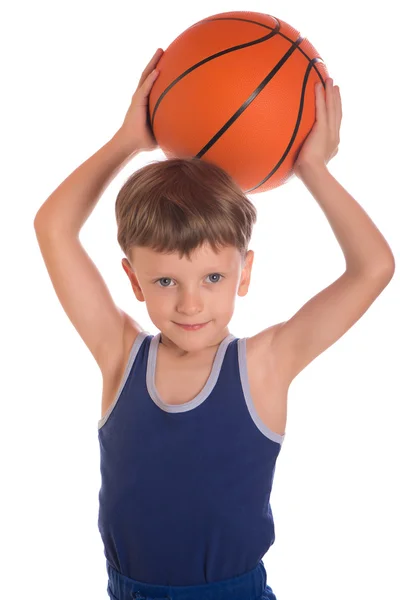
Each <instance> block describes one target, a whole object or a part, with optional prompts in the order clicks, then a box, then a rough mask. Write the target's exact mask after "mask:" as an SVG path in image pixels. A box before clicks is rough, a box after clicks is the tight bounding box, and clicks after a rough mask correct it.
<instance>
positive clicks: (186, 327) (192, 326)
mask: <svg viewBox="0 0 400 600" xmlns="http://www.w3.org/2000/svg"><path fill="white" fill-rule="evenodd" d="M209 322H210V321H207V322H206V323H193V324H191V325H185V324H184V323H175V325H178V326H179V327H183V329H187V330H190V329H193V330H195V329H201V328H202V327H204V326H205V325H207V323H209Z"/></svg>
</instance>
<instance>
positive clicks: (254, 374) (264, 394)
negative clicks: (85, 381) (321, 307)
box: [101, 325, 289, 435]
mask: <svg viewBox="0 0 400 600" xmlns="http://www.w3.org/2000/svg"><path fill="white" fill-rule="evenodd" d="M273 330H274V326H273V327H270V328H269V329H266V330H264V331H262V332H261V333H259V334H257V335H255V336H253V337H249V338H247V340H246V348H247V353H246V355H247V371H248V377H249V385H250V393H251V397H252V399H253V402H254V406H255V409H256V411H257V413H258V415H259V417H260V419H261V420H262V421H263V423H264V424H265V425H266V426H267V427H268V428H269V429H270V430H271V431H273V432H274V433H278V434H279V435H283V434H284V433H285V427H286V418H287V393H288V387H289V386H288V385H287V383H284V382H282V381H278V378H277V376H276V370H275V369H274V361H273V356H272V353H271V351H270V350H269V341H270V338H271V335H272V333H273ZM138 333H139V331H138V329H137V328H135V327H134V326H133V325H129V326H128V329H127V332H126V335H125V341H124V350H123V354H122V359H121V361H120V363H119V365H118V367H117V368H116V369H114V370H113V372H112V373H110V374H109V375H107V374H104V373H103V396H102V415H101V416H102V417H103V416H104V415H105V414H106V412H107V410H108V408H109V407H110V406H111V404H112V402H113V401H114V400H115V396H116V394H117V392H118V389H119V386H120V383H121V381H122V377H123V375H124V372H125V368H126V365H127V363H128V359H129V354H130V351H131V349H132V345H133V342H134V341H135V338H136V336H137V335H138ZM216 352H217V348H214V349H213V350H212V351H210V353H209V354H208V355H206V354H205V355H204V358H203V360H202V361H201V363H200V364H199V361H198V360H196V362H195V363H194V362H192V363H191V362H190V361H186V362H185V368H184V369H183V368H182V363H178V364H177V363H176V360H174V359H173V357H171V356H170V354H169V352H168V350H167V349H166V348H165V346H163V344H159V346H158V353H157V364H156V374H155V385H156V388H157V390H158V392H159V395H160V396H161V398H162V399H163V401H164V402H166V403H167V404H183V403H186V402H189V401H190V400H192V399H193V398H194V397H195V396H196V395H197V394H198V393H199V392H200V391H201V390H202V389H203V387H204V386H205V384H206V382H207V379H208V377H209V375H210V372H211V368H212V364H213V361H214V357H215V354H216ZM177 382H179V384H178V385H177Z"/></svg>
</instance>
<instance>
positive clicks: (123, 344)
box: [102, 309, 145, 380]
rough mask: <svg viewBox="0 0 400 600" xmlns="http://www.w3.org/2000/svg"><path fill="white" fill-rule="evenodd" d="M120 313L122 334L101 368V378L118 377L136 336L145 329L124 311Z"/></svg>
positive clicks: (124, 365)
mask: <svg viewBox="0 0 400 600" xmlns="http://www.w3.org/2000/svg"><path fill="white" fill-rule="evenodd" d="M120 311H121V314H122V323H123V325H122V336H121V341H120V343H119V345H118V347H117V348H113V349H112V356H110V360H109V361H108V362H107V364H106V366H105V367H104V369H102V375H103V380H105V379H107V380H109V379H114V378H115V377H118V376H119V374H120V373H121V371H123V370H124V369H125V367H126V364H127V362H128V359H129V354H130V352H131V350H132V346H133V344H134V342H135V340H136V338H137V336H138V335H139V334H140V333H141V332H143V331H145V330H144V329H143V327H141V326H140V325H139V323H138V322H137V321H135V320H134V319H132V317H130V316H129V315H128V314H127V313H126V312H124V311H123V310H121V309H120Z"/></svg>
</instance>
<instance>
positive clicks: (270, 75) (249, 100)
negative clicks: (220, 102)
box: [196, 36, 304, 158]
mask: <svg viewBox="0 0 400 600" xmlns="http://www.w3.org/2000/svg"><path fill="white" fill-rule="evenodd" d="M303 39H304V38H302V37H301V36H300V37H299V38H298V39H297V40H296V42H294V43H293V45H292V47H291V48H290V49H289V50H288V51H287V52H286V54H284V55H283V56H282V58H281V60H280V61H279V62H278V63H276V65H275V67H274V68H273V69H272V71H271V72H270V73H268V75H267V76H266V77H264V79H263V80H262V82H261V83H260V84H259V85H258V86H257V87H256V89H255V90H254V92H253V93H252V94H251V95H250V96H249V97H248V98H247V100H245V101H244V102H243V104H242V106H240V107H239V108H238V109H237V111H236V112H235V113H234V114H233V115H232V116H231V117H230V119H228V120H227V122H226V123H225V125H223V126H222V127H221V129H220V130H219V131H217V133H216V134H215V135H214V136H213V137H212V138H211V140H210V141H209V142H207V144H206V145H205V146H204V147H203V148H202V149H201V150H200V152H198V153H197V154H196V158H201V157H202V156H204V154H205V153H206V152H208V151H209V149H210V148H211V147H212V146H214V144H215V143H216V142H217V141H218V140H219V138H220V137H221V136H222V135H223V134H224V133H225V131H226V130H227V129H229V127H230V126H231V125H232V124H233V123H234V122H235V121H236V120H237V119H238V118H239V117H240V115H241V114H242V113H243V112H244V111H245V110H246V108H247V107H248V106H249V105H250V104H251V103H252V102H253V100H255V98H257V96H258V95H259V94H260V92H262V90H263V89H264V88H265V86H266V85H267V84H268V83H269V82H270V81H271V79H272V78H273V77H275V75H276V74H277V72H278V71H279V70H280V69H281V67H282V66H283V65H284V64H285V63H286V61H287V60H288V59H289V58H290V56H291V55H292V54H293V52H294V51H295V50H296V48H297V47H298V45H299V44H301V42H302V41H303Z"/></svg>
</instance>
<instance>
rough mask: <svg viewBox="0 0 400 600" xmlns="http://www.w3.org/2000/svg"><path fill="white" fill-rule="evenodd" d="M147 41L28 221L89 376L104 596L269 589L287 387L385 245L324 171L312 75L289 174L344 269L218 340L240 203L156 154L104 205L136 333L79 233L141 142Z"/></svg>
mask: <svg viewBox="0 0 400 600" xmlns="http://www.w3.org/2000/svg"><path fill="white" fill-rule="evenodd" d="M161 54H162V51H161V50H160V49H159V50H158V51H157V52H156V54H155V55H154V57H153V58H152V60H151V61H150V62H149V64H148V65H147V67H146V69H145V70H144V72H143V74H142V77H141V79H140V81H139V85H138V87H137V90H136V92H135V94H134V95H133V97H132V103H131V106H130V108H129V110H128V112H127V114H126V117H125V120H124V123H123V125H122V126H121V128H120V129H119V130H118V132H117V133H116V134H115V136H114V137H113V138H112V139H111V140H110V141H109V142H108V143H107V144H106V145H105V146H104V147H103V148H101V149H100V150H99V151H98V152H97V153H96V154H95V155H94V156H93V157H91V158H90V159H88V160H87V161H86V162H85V163H84V164H83V165H81V166H80V167H79V168H78V169H77V170H76V171H74V172H73V173H72V174H71V175H70V176H69V177H68V178H67V179H66V181H65V182H63V183H62V184H61V186H59V188H57V190H55V192H53V194H52V195H51V196H50V197H49V198H48V200H47V201H46V202H45V203H44V205H43V206H42V208H41V209H40V210H39V211H38V213H37V216H36V219H35V231H36V234H37V238H38V242H39V245H40V249H41V252H42V255H43V258H44V260H45V263H46V267H47V269H48V272H49V275H50V277H51V280H52V282H53V284H54V288H55V290H56V293H57V295H58V297H59V300H60V302H61V304H62V306H63V307H64V309H65V311H66V313H67V315H68V316H69V318H70V319H71V321H72V323H73V325H74V326H75V328H76V329H77V331H78V332H79V334H80V335H81V336H82V338H83V340H84V341H85V343H86V344H87V346H88V348H89V350H90V351H91V353H92V354H93V356H94V358H95V360H96V362H97V364H98V365H99V368H100V370H101V373H102V376H103V399H102V418H101V420H100V421H99V425H98V428H99V441H100V447H101V474H102V486H101V490H100V494H99V501H100V511H99V530H100V533H101V536H102V539H103V542H104V547H105V556H106V559H107V563H106V564H107V571H108V576H109V583H108V589H107V591H108V594H109V596H110V598H114V599H117V600H128V598H129V599H131V598H138V599H162V598H164V599H165V598H169V599H170V600H205V599H208V600H214V599H215V600H217V599H218V600H228V599H229V600H261V599H264V600H275V595H274V593H273V591H272V589H271V587H270V586H269V585H267V577H266V572H265V568H264V565H263V563H262V560H260V557H262V556H263V555H265V553H266V552H267V550H268V548H269V547H270V546H271V545H272V544H273V542H274V539H275V535H274V524H273V516H272V512H271V507H270V503H269V498H270V493H271V488H272V482H273V476H274V471H275V464H276V459H277V457H278V455H279V451H280V448H281V444H282V442H283V439H284V435H285V425H286V408H287V407H286V402H287V391H288V388H289V386H290V383H291V382H292V380H293V379H294V378H295V377H296V376H297V375H298V373H299V372H300V371H301V370H302V369H304V368H305V366H306V365H308V364H309V363H310V362H311V361H312V360H314V358H316V357H317V356H318V355H320V354H321V353H322V352H324V351H325V350H326V349H327V348H328V347H329V346H331V345H332V344H333V343H334V342H336V341H337V340H338V339H339V338H340V337H341V336H342V335H343V334H344V333H345V332H346V331H347V330H348V329H349V328H350V327H352V325H354V323H355V322H356V321H357V320H358V319H359V318H360V317H361V316H362V315H363V314H364V313H365V311H366V310H367V309H368V308H369V306H370V305H371V304H372V303H373V301H374V300H375V299H376V298H377V297H378V296H379V294H380V293H381V292H382V290H383V289H384V288H385V287H386V285H387V284H388V283H389V281H390V280H391V278H392V276H393V273H394V268H395V267H394V257H393V254H392V252H391V250H390V248H389V246H388V244H387V243H386V241H385V239H384V238H383V236H382V235H381V234H380V232H379V231H378V229H377V228H376V227H375V225H374V224H373V223H372V221H371V220H370V219H369V217H368V216H367V215H366V213H365V212H364V211H363V209H362V208H361V207H360V206H359V205H358V204H357V202H356V201H355V200H354V199H353V198H352V197H351V196H350V194H348V193H347V192H346V191H345V190H344V189H343V187H342V186H341V185H340V184H339V183H338V182H337V181H336V180H335V178H334V177H333V176H332V175H331V174H330V173H329V171H328V169H327V164H328V162H329V161H330V160H331V158H332V157H333V156H335V155H336V153H337V147H338V143H339V130H340V123H341V116H342V113H341V100H340V95H339V88H338V87H337V86H335V87H333V82H332V80H331V79H328V80H327V82H326V93H325V94H324V92H323V90H322V88H321V89H316V105H317V115H316V123H315V125H314V128H313V129H312V131H311V133H310V135H309V136H308V138H307V140H306V141H305V143H304V144H303V146H302V148H301V151H300V153H299V156H298V159H297V161H296V165H295V173H296V175H297V176H298V177H299V178H300V179H301V181H303V183H304V184H305V185H306V186H307V188H308V189H309V190H310V192H311V193H312V194H313V196H314V197H315V199H316V200H317V201H318V202H319V204H320V206H321V207H322V209H323V210H324V213H325V215H326V216H327V218H328V220H329V223H330V224H331V226H332V228H333V231H334V233H335V235H336V238H337V239H338V242H339V244H340V246H341V248H342V250H343V253H344V255H345V259H346V270H345V272H344V274H343V275H342V276H341V277H340V278H339V279H338V280H337V281H335V282H334V283H333V284H331V285H330V286H329V287H327V288H326V289H324V290H322V292H320V293H319V294H317V295H316V296H315V297H314V298H312V299H311V300H310V301H309V302H307V304H306V305H305V306H303V307H302V308H301V309H300V310H299V311H298V312H297V313H296V314H295V315H294V316H293V317H292V318H291V319H289V320H288V321H285V322H283V323H278V324H277V325H274V326H273V327H270V328H268V329H266V330H263V331H261V332H259V333H258V334H257V335H255V336H253V337H251V338H243V339H238V338H235V336H233V335H232V334H230V333H229V330H228V323H229V321H230V320H231V317H232V314H233V310H234V300H235V296H236V294H238V295H245V294H246V293H247V290H248V287H249V283H250V277H251V268H252V262H253V252H252V251H251V250H247V247H248V243H249V240H250V237H251V229H252V226H253V224H254V222H255V218H256V212H255V209H254V207H253V205H252V204H251V202H250V201H249V200H248V199H247V198H246V196H245V195H244V194H243V192H242V191H241V190H240V188H239V187H238V186H237V185H236V184H235V182H234V181H233V180H232V178H231V177H229V175H228V174H227V173H225V172H224V171H223V170H222V169H220V168H219V167H217V166H216V165H212V164H207V163H206V162H204V161H199V160H195V159H193V160H192V159H187V160H179V159H174V160H170V161H160V162H158V163H153V164H150V165H147V166H145V167H144V168H142V169H140V170H139V171H138V172H137V173H134V174H133V176H131V177H130V178H129V179H128V181H127V182H126V183H125V184H124V186H123V187H122V189H121V190H120V192H119V194H118V198H117V202H116V216H117V223H118V242H119V244H120V246H121V248H122V249H123V251H124V253H125V254H126V256H127V257H128V258H129V260H128V259H123V261H122V265H123V268H124V270H125V271H126V273H127V275H128V277H129V279H130V281H131V284H132V288H133V291H134V293H135V296H136V298H137V299H138V300H139V301H141V302H143V301H145V302H146V307H147V309H148V311H149V315H150V317H151V319H152V321H153V322H154V324H155V325H156V326H157V328H158V329H159V330H160V333H159V334H158V335H156V336H153V335H149V334H148V333H147V332H146V331H143V330H142V329H141V327H140V326H139V325H138V324H137V323H136V322H135V321H134V320H133V319H132V318H131V317H129V316H128V315H127V314H126V313H124V312H123V311H122V310H120V309H118V308H117V307H116V306H115V305H114V303H113V301H112V299H111V296H110V294H109V292H108V290H107V289H106V286H105V284H104V282H103V280H102V278H101V276H100V274H99V273H98V271H97V270H96V268H95V266H94V264H93V263H92V262H91V261H90V259H89V257H88V256H87V254H86V253H85V251H84V249H83V248H82V246H81V244H80V242H79V231H80V229H81V228H82V226H83V224H84V222H85V221H86V219H87V217H88V216H89V214H90V213H91V211H92V210H93V208H94V206H95V205H96V202H97V200H98V198H99V196H100V195H101V193H102V191H103V190H104V189H105V187H106V186H107V185H108V183H109V182H110V181H111V179H112V178H113V177H114V176H115V175H116V173H117V172H118V171H119V170H120V169H121V168H122V166H124V165H125V164H126V162H127V161H128V160H130V159H131V158H132V157H133V156H134V155H135V154H137V152H139V151H147V150H151V149H154V148H156V147H157V144H156V141H155V139H154V137H153V135H152V133H151V131H150V129H149V127H148V122H147V108H148V95H149V93H150V90H151V86H152V85H153V82H154V80H155V77H156V76H157V71H154V69H155V67H156V65H157V63H158V60H159V59H160V57H161ZM165 283H166V285H164V284H165ZM171 283H173V285H170V284H171ZM189 326H191V327H189Z"/></svg>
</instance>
